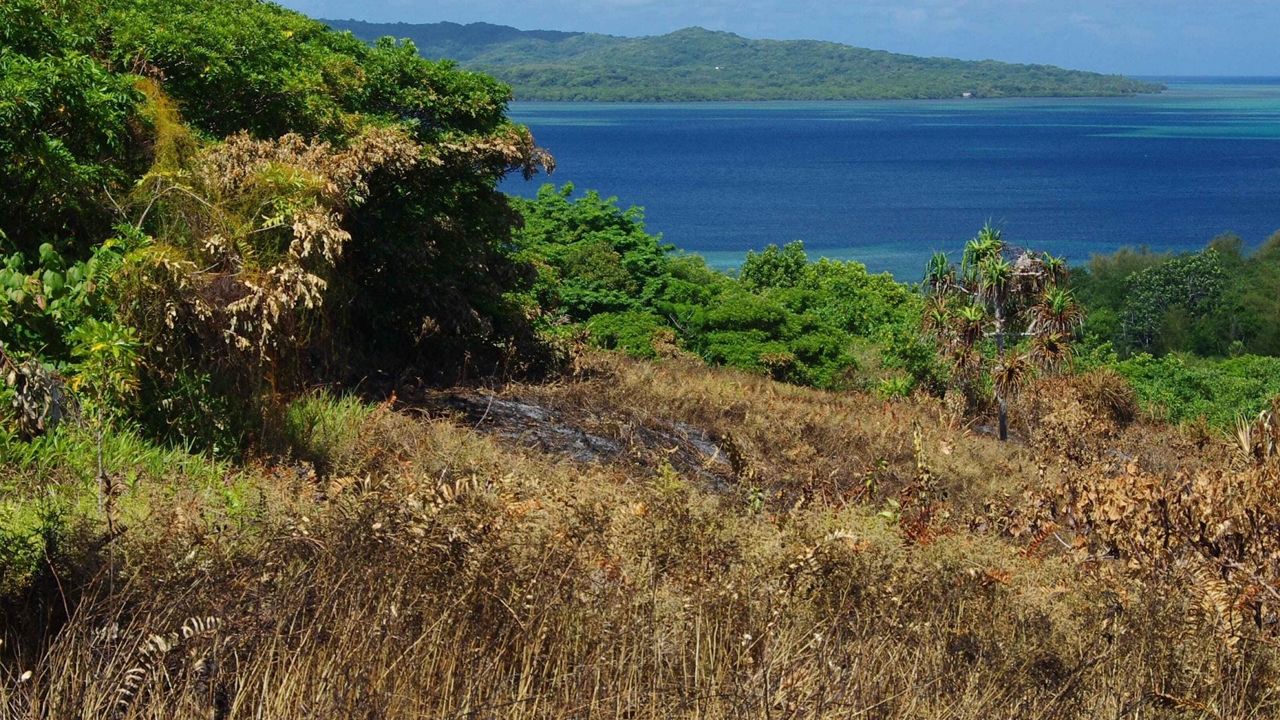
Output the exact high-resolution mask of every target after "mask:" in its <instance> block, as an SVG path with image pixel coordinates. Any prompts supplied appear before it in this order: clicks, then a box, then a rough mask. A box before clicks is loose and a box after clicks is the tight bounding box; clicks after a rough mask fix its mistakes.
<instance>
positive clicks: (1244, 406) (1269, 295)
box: [1072, 234, 1280, 428]
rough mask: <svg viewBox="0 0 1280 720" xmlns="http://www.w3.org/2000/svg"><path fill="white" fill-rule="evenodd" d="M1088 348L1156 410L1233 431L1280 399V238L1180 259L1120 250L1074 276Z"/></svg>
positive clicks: (1225, 245) (1225, 239) (1228, 239)
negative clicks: (1242, 418)
mask: <svg viewBox="0 0 1280 720" xmlns="http://www.w3.org/2000/svg"><path fill="white" fill-rule="evenodd" d="M1072 284H1073V286H1074V289H1075V292H1076V293H1077V294H1078V296H1079V297H1080V299H1081V300H1082V301H1083V303H1084V304H1085V306H1086V307H1087V308H1088V317H1087V319H1086V321H1085V326H1084V329H1085V339H1086V342H1087V343H1088V344H1089V345H1091V346H1092V347H1093V348H1094V353H1095V355H1097V356H1099V357H1100V358H1102V359H1101V360H1095V361H1094V362H1095V363H1096V362H1104V363H1108V364H1112V365H1114V366H1115V368H1116V369H1117V370H1118V371H1119V372H1120V373H1121V374H1122V375H1124V376H1125V377H1126V378H1128V379H1129V381H1130V382H1131V383H1132V384H1133V386H1134V389H1135V390H1136V391H1137V392H1138V395H1139V397H1140V398H1141V400H1142V401H1143V403H1144V404H1145V405H1146V406H1147V407H1148V408H1149V409H1151V410H1152V411H1153V412H1155V413H1156V414H1159V415H1164V416H1167V417H1169V418H1170V419H1172V420H1175V421H1179V422H1183V421H1192V420H1198V419H1204V420H1207V421H1208V422H1209V423H1210V424H1211V425H1214V426H1216V427H1219V428H1225V427H1229V426H1230V425H1231V424H1232V423H1233V422H1234V421H1235V419H1236V418H1237V417H1238V416H1240V415H1253V414H1255V413H1257V412H1258V411H1260V410H1261V409H1262V408H1263V407H1264V406H1265V405H1266V402H1267V401H1268V399H1269V398H1270V397H1272V396H1274V395H1276V394H1280V359H1277V356H1280V234H1277V235H1273V236H1272V237H1271V238H1270V239H1268V240H1267V241H1266V242H1264V243H1263V244H1262V245H1261V246H1260V247H1259V248H1257V249H1256V250H1254V251H1253V252H1252V253H1249V252H1246V251H1245V250H1244V244H1243V242H1242V241H1241V239H1240V238H1239V237H1237V236H1234V235H1223V236H1220V237H1217V238H1215V239H1214V240H1213V241H1212V242H1210V243H1209V245H1208V246H1207V247H1206V248H1205V249H1204V250H1202V251H1199V252H1194V253H1186V254H1181V255H1174V254H1170V253H1156V252H1152V251H1151V250H1149V249H1147V248H1138V249H1134V248H1123V249H1121V250H1119V251H1117V252H1115V253H1113V254H1110V255H1098V256H1095V257H1093V258H1092V259H1091V260H1090V261H1089V263H1088V265H1087V266H1086V267H1083V268H1078V269H1077V270H1076V271H1075V272H1074V273H1073V276H1072Z"/></svg>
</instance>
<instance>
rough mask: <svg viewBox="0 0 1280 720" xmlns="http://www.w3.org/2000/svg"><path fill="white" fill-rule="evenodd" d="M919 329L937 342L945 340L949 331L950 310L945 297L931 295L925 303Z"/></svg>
mask: <svg viewBox="0 0 1280 720" xmlns="http://www.w3.org/2000/svg"><path fill="white" fill-rule="evenodd" d="M920 329H921V331H923V332H924V333H925V334H927V335H929V336H931V337H933V338H934V339H936V340H938V341H939V342H942V341H944V340H945V338H946V336H947V334H948V333H949V331H950V330H951V308H950V306H949V303H948V302H947V299H946V298H945V297H942V296H940V295H932V296H930V297H929V299H928V300H927V301H926V302H925V306H924V314H923V315H922V316H921V317H920Z"/></svg>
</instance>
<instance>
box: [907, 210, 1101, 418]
mask: <svg viewBox="0 0 1280 720" xmlns="http://www.w3.org/2000/svg"><path fill="white" fill-rule="evenodd" d="M1066 279H1067V274H1066V266H1065V264H1064V263H1063V262H1062V261H1061V260H1060V259H1058V258H1054V257H1052V256H1049V255H1040V254H1036V253H1032V252H1030V251H1026V250H1019V249H1016V248H1013V247H1012V246H1010V245H1009V244H1008V243H1007V242H1005V240H1004V236H1003V234H1002V233H1001V232H1000V231H999V230H997V229H996V228H994V227H992V226H991V225H986V226H984V227H983V228H982V230H980V231H979V232H978V235H977V236H976V237H974V238H973V239H972V240H970V241H969V242H968V243H967V244H966V245H965V249H964V255H963V257H962V259H961V262H960V265H959V267H957V266H955V265H954V264H952V263H951V262H950V261H949V260H948V259H947V257H946V255H944V254H941V253H939V254H937V255H935V256H934V257H933V259H932V260H931V261H930V262H929V265H928V267H927V269H926V273H925V284H924V287H925V291H926V293H927V294H928V295H929V303H928V305H927V306H926V309H925V313H924V317H923V320H922V326H923V327H924V329H925V330H926V331H927V332H928V333H930V334H931V335H933V337H934V338H935V340H936V342H937V343H938V346H939V349H940V350H941V351H942V353H943V354H944V355H945V356H946V357H948V358H949V359H950V361H951V365H952V369H953V373H954V376H955V378H956V380H957V381H958V382H959V383H960V384H961V386H962V387H965V388H967V389H968V390H969V391H970V392H972V390H973V388H975V387H976V386H977V385H978V383H979V382H980V381H981V379H982V378H983V377H986V378H989V380H990V383H991V386H992V388H993V390H994V392H995V399H996V405H997V412H998V417H999V435H1000V439H1001V440H1006V439H1008V433H1009V430H1008V401H1009V399H1010V398H1011V397H1012V396H1013V395H1014V394H1016V393H1017V392H1018V391H1019V388H1021V386H1022V385H1023V384H1024V383H1025V382H1026V381H1027V379H1028V378H1029V376H1030V374H1031V373H1032V372H1033V371H1034V370H1035V369H1037V368H1039V369H1042V370H1055V369H1058V368H1062V367H1065V366H1068V365H1070V363H1071V359H1072V355H1071V341H1072V339H1073V338H1074V335H1075V333H1076V331H1077V330H1078V329H1079V326H1080V323H1081V321H1082V319H1083V312H1082V311H1081V310H1080V308H1079V306H1078V305H1077V303H1076V301H1075V299H1074V298H1073V297H1072V295H1071V293H1070V292H1069V291H1067V290H1064V289H1062V287H1061V286H1062V285H1063V284H1064V283H1065V282H1066ZM988 339H990V340H991V341H993V342H994V346H995V347H994V352H993V353H991V354H990V355H987V354H985V353H984V352H983V347H982V346H983V344H984V343H985V342H986V341H987V340H988Z"/></svg>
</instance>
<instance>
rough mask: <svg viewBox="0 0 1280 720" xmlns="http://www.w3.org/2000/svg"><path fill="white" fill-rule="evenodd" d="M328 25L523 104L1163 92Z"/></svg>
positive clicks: (654, 45) (506, 31)
mask: <svg viewBox="0 0 1280 720" xmlns="http://www.w3.org/2000/svg"><path fill="white" fill-rule="evenodd" d="M328 22H329V23H330V25H332V26H333V27H336V28H339V29H342V30H350V31H351V32H352V33H354V34H355V35H356V36H357V37H361V38H364V39H366V40H369V41H373V40H375V39H377V38H379V37H382V36H387V35H390V36H394V37H407V38H410V39H411V40H413V41H414V42H415V43H417V45H418V47H419V48H420V49H421V50H422V52H423V54H424V55H426V56H427V57H433V58H445V57H447V58H451V59H454V60H457V61H459V62H461V63H463V64H464V65H466V66H467V67H470V68H475V69H477V70H482V71H484V72H487V73H492V74H493V75H494V76H495V77H498V78H501V79H502V80H504V81H506V82H509V83H511V85H512V86H513V87H515V90H516V96H517V97H518V98H519V99H521V100H615V101H687V100H853V99H870V98H953V97H961V96H962V95H964V94H965V93H969V94H971V95H972V96H973V97H1017V96H1022V97H1027V96H1105V95H1132V94H1135V93H1143V92H1158V91H1159V90H1160V89H1161V88H1160V86H1159V85H1155V84H1152V83H1145V82H1139V81H1136V80H1130V79H1128V78H1123V77H1119V76H1114V75H1099V74H1095V73H1086V72H1077V71H1071V70H1063V69H1060V68H1056V67H1050V66H1046V65H1013V64H1008V63H1000V62H994V61H982V62H967V61H961V60H951V59H945V58H920V57H912V56H908V55H897V54H893V53H888V52H883V51H877V50H866V49H862V48H855V47H849V46H847V45H840V44H837V43H831V42H818V41H777V40H749V39H746V38H743V37H739V36H737V35H734V34H732V33H726V32H712V31H709V30H704V29H702V28H687V29H684V30H679V31H677V32H673V33H670V34H668V35H662V36H658V37H643V38H623V37H614V36H610V35H596V34H589V33H556V32H547V31H528V32H523V31H519V30H516V29H515V28H510V27H504V26H498V25H485V24H477V25H455V24H452V23H436V24H426V25H408V24H403V23H397V24H376V23H365V22H358V21H352V20H331V21H328Z"/></svg>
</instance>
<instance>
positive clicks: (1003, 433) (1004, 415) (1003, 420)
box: [996, 307, 1009, 442]
mask: <svg viewBox="0 0 1280 720" xmlns="http://www.w3.org/2000/svg"><path fill="white" fill-rule="evenodd" d="M996 358H997V362H998V363H999V367H1004V313H1003V312H1001V311H1000V309H999V308H998V307H997V309H996ZM996 403H997V404H998V405H999V406H1000V410H999V415H1000V441H1001V442H1004V441H1005V440H1008V439H1009V407H1008V405H1007V403H1006V402H1005V398H1004V393H1002V392H1000V390H999V388H997V389H996Z"/></svg>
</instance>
